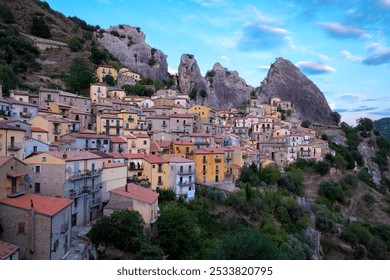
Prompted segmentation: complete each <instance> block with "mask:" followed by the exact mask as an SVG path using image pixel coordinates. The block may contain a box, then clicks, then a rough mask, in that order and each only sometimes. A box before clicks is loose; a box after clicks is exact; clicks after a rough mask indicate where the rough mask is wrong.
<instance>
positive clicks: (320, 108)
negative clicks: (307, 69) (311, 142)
mask: <svg viewBox="0 0 390 280" xmlns="http://www.w3.org/2000/svg"><path fill="white" fill-rule="evenodd" d="M256 93H257V95H258V96H259V98H260V99H265V100H269V99H270V98H272V97H279V98H281V99H283V100H288V101H291V102H292V103H293V105H294V108H295V112H296V113H297V115H298V117H300V118H301V119H302V120H309V121H311V122H313V123H320V124H334V121H333V120H332V110H331V109H330V107H329V105H328V102H327V101H326V99H325V96H324V94H323V93H322V92H321V91H320V89H319V88H318V87H317V86H316V85H315V84H314V83H313V82H312V81H311V80H310V79H309V78H307V77H306V76H305V75H304V74H303V73H302V72H301V71H300V70H299V68H298V67H296V66H295V65H294V64H293V63H291V62H290V61H288V60H286V59H283V58H278V59H277V60H276V61H275V63H273V64H272V65H271V68H270V69H269V71H268V75H267V77H266V78H265V79H264V80H263V81H262V82H261V86H260V87H259V88H258V89H257V91H256Z"/></svg>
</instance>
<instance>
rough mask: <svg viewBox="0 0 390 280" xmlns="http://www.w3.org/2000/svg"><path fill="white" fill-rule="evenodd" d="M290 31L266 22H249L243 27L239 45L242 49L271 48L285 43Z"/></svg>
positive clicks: (257, 49)
mask: <svg viewBox="0 0 390 280" xmlns="http://www.w3.org/2000/svg"><path fill="white" fill-rule="evenodd" d="M287 35H288V31H287V30H286V29H284V28H280V27H275V26H271V25H266V24H255V23H247V24H245V26H244V27H243V30H242V32H241V37H240V39H239V40H238V42H237V47H238V48H239V49H240V50H242V51H259V50H269V49H274V48H276V47H278V46H281V45H283V44H284V43H285V37H286V36H287Z"/></svg>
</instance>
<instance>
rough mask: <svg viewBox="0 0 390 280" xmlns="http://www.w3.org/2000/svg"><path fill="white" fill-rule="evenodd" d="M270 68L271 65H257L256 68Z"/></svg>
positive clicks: (262, 69)
mask: <svg viewBox="0 0 390 280" xmlns="http://www.w3.org/2000/svg"><path fill="white" fill-rule="evenodd" d="M269 68H270V66H269V65H259V66H257V67H256V69H258V70H261V71H268V70H269Z"/></svg>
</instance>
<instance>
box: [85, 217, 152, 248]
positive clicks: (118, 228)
mask: <svg viewBox="0 0 390 280" xmlns="http://www.w3.org/2000/svg"><path fill="white" fill-rule="evenodd" d="M144 226H145V224H144V221H143V219H142V217H141V215H140V214H139V213H138V212H136V211H130V210H120V211H115V212H114V213H112V214H111V216H104V217H103V218H102V219H100V220H99V221H97V223H96V224H95V225H93V227H92V229H91V230H90V231H89V233H88V234H87V236H88V237H89V238H90V239H91V241H92V242H93V243H94V244H101V243H105V244H112V245H114V246H115V248H117V249H119V250H122V251H125V252H133V253H135V252H138V250H139V249H140V248H141V244H142V243H143V241H144V239H145V237H144Z"/></svg>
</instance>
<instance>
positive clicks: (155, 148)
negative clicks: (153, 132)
mask: <svg viewBox="0 0 390 280" xmlns="http://www.w3.org/2000/svg"><path fill="white" fill-rule="evenodd" d="M160 151H161V150H160V147H159V146H158V145H157V143H156V142H155V141H150V152H151V153H158V152H160Z"/></svg>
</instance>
